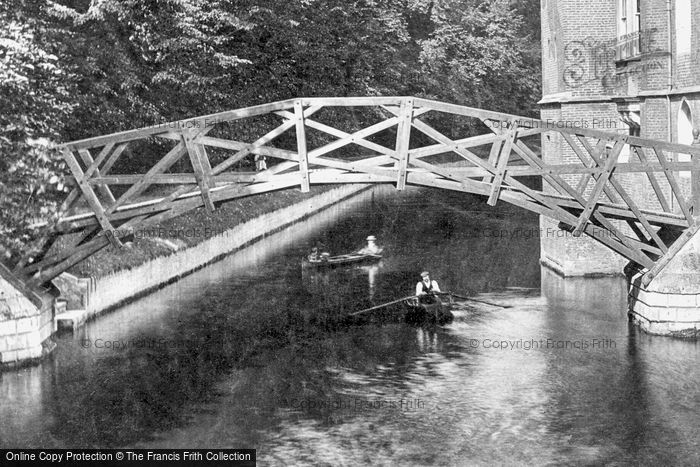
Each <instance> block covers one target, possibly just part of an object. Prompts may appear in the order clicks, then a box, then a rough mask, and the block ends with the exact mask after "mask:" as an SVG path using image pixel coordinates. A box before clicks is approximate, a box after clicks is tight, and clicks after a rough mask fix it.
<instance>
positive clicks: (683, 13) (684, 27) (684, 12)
mask: <svg viewBox="0 0 700 467" xmlns="http://www.w3.org/2000/svg"><path fill="white" fill-rule="evenodd" d="M690 2H691V0H677V1H676V54H678V55H688V54H690V40H691V25H692V18H693V15H692V11H691V7H690Z"/></svg>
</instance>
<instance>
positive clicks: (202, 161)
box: [182, 130, 214, 212]
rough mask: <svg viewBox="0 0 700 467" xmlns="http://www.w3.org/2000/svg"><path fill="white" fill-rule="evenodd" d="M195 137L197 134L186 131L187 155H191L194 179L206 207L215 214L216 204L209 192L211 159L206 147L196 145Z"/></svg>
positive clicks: (184, 137)
mask: <svg viewBox="0 0 700 467" xmlns="http://www.w3.org/2000/svg"><path fill="white" fill-rule="evenodd" d="M195 137H196V135H195V133H194V132H193V131H191V130H185V131H184V132H183V135H182V138H183V140H184V142H185V147H186V148H187V153H188V154H189V155H190V162H191V163H192V169H193V170H194V178H195V180H197V184H198V185H199V191H200V192H201V193H202V201H204V206H206V208H207V211H209V212H214V202H213V201H212V199H211V194H210V193H209V190H210V189H211V188H212V186H211V185H212V180H211V164H210V163H209V157H208V156H207V152H206V149H204V145H203V144H200V143H196V142H195V141H194V140H195Z"/></svg>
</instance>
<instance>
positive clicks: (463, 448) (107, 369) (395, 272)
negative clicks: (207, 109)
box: [0, 189, 700, 465]
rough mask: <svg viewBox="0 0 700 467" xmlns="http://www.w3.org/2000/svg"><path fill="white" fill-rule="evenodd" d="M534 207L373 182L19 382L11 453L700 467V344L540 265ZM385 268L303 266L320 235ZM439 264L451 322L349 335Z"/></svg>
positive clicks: (608, 282)
mask: <svg viewBox="0 0 700 467" xmlns="http://www.w3.org/2000/svg"><path fill="white" fill-rule="evenodd" d="M539 233H540V232H539V227H538V222H537V218H536V216H535V215H532V214H530V213H525V212H523V211H521V210H519V209H517V208H514V207H512V206H507V205H499V206H498V207H496V208H489V207H488V206H486V204H485V203H484V202H483V200H481V199H477V198H473V197H470V196H466V195H462V194H458V193H448V192H439V191H433V190H429V189H424V190H417V189H411V190H407V191H406V192H403V193H397V192H395V191H393V190H391V189H375V190H373V191H371V192H366V193H364V194H362V195H360V196H359V197H357V198H355V199H353V200H350V201H347V202H344V203H342V204H340V205H337V206H334V207H332V208H330V209H328V210H326V211H324V212H322V213H320V214H317V215H314V216H312V217H310V218H309V219H307V220H306V221H304V222H302V223H299V224H297V225H294V226H292V227H290V228H288V229H285V230H283V231H281V232H279V233H276V234H274V235H270V236H268V237H266V238H264V239H263V240H262V241H260V242H257V243H255V244H253V245H251V246H250V247H248V248H246V249H245V250H242V251H240V252H238V253H235V254H233V255H231V256H228V257H226V258H225V259H224V260H222V261H220V262H218V263H215V264H213V265H211V266H209V267H206V268H204V269H202V270H200V271H198V272H196V273H194V274H192V275H190V276H187V277H185V278H183V279H182V280H180V281H178V282H177V283H174V284H171V285H169V286H167V287H165V288H163V289H161V290H159V291H157V292H155V293H153V294H151V295H149V296H147V297H144V298H142V299H140V300H138V301H136V302H133V303H131V304H129V305H126V306H123V307H121V308H119V309H117V310H115V311H113V312H110V313H108V314H105V315H103V316H100V317H98V318H97V319H95V320H92V321H90V322H89V323H88V324H87V325H86V326H85V327H84V328H82V329H81V330H80V331H79V332H77V333H76V334H75V335H71V334H67V335H61V336H59V337H58V338H57V343H58V347H57V349H56V351H55V353H54V355H53V356H52V357H51V358H49V359H48V360H46V361H45V362H43V363H41V364H40V365H37V366H34V367H30V368H25V369H21V370H13V371H6V372H3V373H0V447H25V448H29V447H43V448H50V447H57V448H60V447H76V446H78V447H102V448H106V447H142V448H195V447H202V448H205V447H219V448H256V449H258V459H259V462H260V464H261V465H299V464H328V465H356V464H361V463H376V464H380V465H382V464H383V465H390V464H391V465H487V464H488V465H493V464H502V463H507V464H531V463H538V464H560V463H576V464H600V463H618V464H660V463H663V464H666V465H668V464H687V465H699V464H700V449H698V441H697V440H698V439H700V436H699V435H700V433H699V431H700V414H699V413H698V410H697V408H698V407H699V406H700V368H699V365H698V361H700V360H699V358H698V357H700V347H699V346H698V345H697V344H696V343H695V342H692V341H683V340H675V339H670V338H664V337H654V336H649V335H646V334H644V333H641V332H640V331H638V330H637V329H636V328H634V327H632V326H630V325H629V324H628V322H627V317H626V294H625V283H624V279H622V278H619V277H612V278H611V277H608V278H595V279H568V280H566V281H565V280H563V279H561V278H559V277H558V276H556V275H555V274H553V273H551V272H549V271H548V270H546V269H541V268H540V265H539V263H538V258H539V238H538V234H539ZM368 234H374V235H376V236H377V237H378V239H379V240H378V243H380V244H381V245H382V246H384V247H385V257H384V259H383V260H382V262H381V263H379V264H378V265H372V266H363V267H354V268H344V269H339V270H335V271H333V272H330V273H327V274H311V275H307V274H304V275H302V273H301V268H300V265H299V260H300V258H301V256H302V255H304V254H305V253H306V252H308V250H309V248H310V247H311V245H312V243H314V242H315V241H322V242H324V243H325V244H326V246H327V247H328V248H329V250H330V251H331V252H333V253H341V252H347V251H350V250H353V249H355V248H358V247H360V246H362V245H363V244H364V238H365V237H366V236H367V235H368ZM424 269H428V270H430V272H431V276H432V277H433V279H436V280H438V281H439V283H440V286H441V287H442V289H443V290H451V291H453V292H457V293H461V294H476V295H478V298H479V299H481V300H485V301H490V302H493V303H498V304H500V305H505V306H507V308H504V307H499V306H491V305H487V304H484V303H476V302H460V303H458V304H457V306H456V309H455V315H456V319H455V321H454V322H453V323H451V324H449V325H447V326H444V327H438V328H433V329H431V328H420V327H412V326H409V325H406V324H403V323H396V322H387V323H372V324H368V325H359V326H335V325H331V324H329V323H331V322H332V321H331V320H329V319H328V318H329V317H330V316H341V315H343V314H345V313H349V312H352V311H354V310H358V309H360V308H363V307H367V306H371V305H373V304H379V303H382V302H385V301H389V300H392V299H395V298H398V297H401V296H405V295H409V294H411V293H412V290H413V288H414V286H415V283H416V281H417V280H419V276H418V274H419V273H420V272H421V271H422V270H424Z"/></svg>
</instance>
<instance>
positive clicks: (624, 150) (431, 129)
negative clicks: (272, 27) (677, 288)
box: [14, 97, 700, 284]
mask: <svg viewBox="0 0 700 467" xmlns="http://www.w3.org/2000/svg"><path fill="white" fill-rule="evenodd" d="M343 112H344V113H345V115H346V116H345V117H342V116H341V114H342V113H343ZM358 115H361V117H362V120H365V121H375V123H372V124H369V125H368V126H366V127H364V128H357V125H356V123H354V122H356V121H357V120H358ZM274 120H276V123H275V124H274V125H272V126H271V125H270V124H271V122H272V121H274ZM445 122H449V123H450V125H451V128H448V130H449V131H450V136H447V133H448V131H446V130H445V129H440V130H439V129H438V126H439V125H440V124H442V125H443V126H445ZM241 128H244V129H247V130H248V131H250V130H251V129H257V128H270V129H269V131H267V132H266V133H264V134H261V135H259V137H258V138H257V139H255V140H254V141H252V142H244V141H240V140H239V139H237V136H236V135H237V132H240V129H241ZM455 128H457V129H458V130H459V131H461V132H462V133H466V134H464V135H463V136H462V137H455V136H454V134H453V133H454V130H455ZM543 135H545V136H547V137H548V139H549V140H555V141H558V142H560V143H561V147H562V148H563V153H564V156H565V159H566V160H571V161H572V162H571V163H567V164H548V163H547V162H546V161H544V160H543V159H542V158H541V156H540V155H539V154H538V150H537V146H538V144H537V142H536V141H533V138H540V139H541V137H542V136H543ZM275 140H277V142H278V144H277V145H276V146H272V145H271V143H272V142H273V141H275ZM164 144H166V145H169V147H170V149H169V151H168V152H167V153H166V154H165V155H164V156H163V157H162V158H160V159H158V160H157V161H155V162H154V163H153V164H152V165H151V166H150V167H148V168H147V169H145V170H144V171H143V173H116V174H115V173H112V172H113V168H114V167H118V162H120V161H121V160H122V159H123V158H124V154H129V155H130V157H132V158H133V156H134V154H135V153H137V152H138V151H144V150H145V148H149V149H153V148H156V147H162V146H163V145H164ZM62 151H63V154H64V157H65V160H66V162H67V163H68V165H69V167H70V169H71V172H72V174H73V177H74V179H75V188H74V189H73V191H72V192H71V193H70V194H69V195H68V197H67V199H66V201H65V203H64V205H63V209H64V211H65V212H69V210H70V209H71V207H73V206H75V205H76V202H77V201H78V200H83V202H84V203H85V204H86V205H87V208H88V209H89V211H87V212H83V213H79V214H74V215H65V216H64V217H63V218H61V220H60V221H59V222H58V223H57V224H56V225H51V226H48V225H47V226H45V233H46V235H45V236H44V237H42V238H40V239H37V242H36V244H35V246H34V248H33V249H32V250H31V251H30V252H29V253H28V255H27V256H26V257H25V258H23V259H22V260H21V261H19V262H18V263H17V264H16V266H15V268H14V273H15V274H17V275H18V276H19V277H20V278H22V279H23V280H25V281H28V282H30V283H42V282H45V281H47V280H50V279H51V278H53V277H55V276H56V275H58V274H60V273H61V272H63V271H65V270H66V269H68V268H70V267H71V266H73V265H74V264H76V263H77V262H79V261H82V260H83V259H85V258H87V257H89V256H90V255H92V254H94V253H95V252H96V251H98V250H100V249H101V248H104V247H105V246H107V245H108V244H110V243H112V244H114V245H116V246H121V241H120V237H123V235H125V234H126V233H127V232H129V231H133V230H135V229H140V228H144V227H146V226H149V225H154V224H157V223H160V222H163V221H165V220H167V219H170V218H172V217H174V216H178V215H181V214H183V213H185V212H187V211H189V210H192V209H196V208H199V207H202V206H204V207H205V208H206V209H208V210H210V211H211V210H213V209H215V207H216V204H217V203H221V202H226V201H230V200H234V199H237V198H240V197H244V196H251V195H255V194H259V193H265V192H269V191H275V190H280V189H285V188H290V187H299V188H300V189H301V191H303V192H305V191H308V190H309V187H310V185H315V184H334V183H391V184H394V185H395V186H396V187H397V189H399V190H402V189H404V187H405V186H406V185H415V186H428V187H435V188H442V189H447V190H455V191H462V192H466V193H473V194H478V195H483V196H485V197H487V203H488V204H490V205H495V204H496V203H497V202H498V200H502V201H505V202H508V203H512V204H514V205H517V206H520V207H522V208H524V209H528V210H530V211H534V212H537V213H539V214H542V215H545V216H548V217H551V218H552V219H555V220H557V221H559V222H560V225H561V226H562V227H564V228H566V229H568V230H570V231H571V232H572V234H573V235H575V236H580V235H582V234H585V235H589V236H591V237H592V238H594V239H596V240H597V241H599V242H601V243H603V244H604V245H606V246H608V247H609V248H611V249H612V250H614V251H616V252H618V253H619V254H621V255H623V256H624V257H625V258H627V259H628V260H630V261H631V262H632V263H634V264H636V265H637V266H638V267H639V268H641V269H645V270H646V271H647V272H646V275H645V281H646V282H647V284H648V282H649V281H651V280H652V279H653V277H655V276H656V275H657V274H658V273H659V272H660V271H661V270H662V269H663V268H664V267H665V265H666V264H668V262H669V261H670V259H671V258H673V256H674V255H675V254H676V253H677V252H678V251H679V250H680V248H681V247H682V245H683V244H685V243H686V242H687V241H688V240H689V238H690V237H691V236H692V234H694V233H695V231H696V230H697V228H698V224H697V223H696V220H695V217H694V215H693V209H694V207H695V205H696V204H698V202H697V199H696V198H697V197H698V195H699V193H700V189H699V186H700V184H699V183H698V180H699V179H700V163H699V161H700V148H698V147H693V146H685V145H680V144H674V143H668V142H663V141H656V140H650V139H645V138H639V137H632V136H628V135H623V134H619V133H610V132H604V131H599V130H593V129H583V128H570V127H567V126H566V125H561V124H560V123H559V122H544V121H541V120H537V119H531V118H526V117H520V116H517V115H510V114H504V113H498V112H492V111H487V110H482V109H476V108H471V107H465V106H459V105H454V104H447V103H443V102H437V101H430V100H426V99H420V98H414V97H355V98H302V99H292V100H287V101H280V102H274V103H271V104H264V105H259V106H255V107H248V108H243V109H237V110H231V111H226V112H220V113H217V114H212V115H207V116H202V117H195V118H191V119H187V120H182V121H179V122H171V123H167V124H162V125H157V126H153V127H148V128H141V129H136V130H130V131H125V132H120V133H115V134H111V135H105V136H98V137H95V138H88V139H84V140H80V141H75V142H71V143H66V144H65V145H63V146H62ZM623 154H624V159H625V160H624V161H623V160H621V159H622V157H621V156H622V155H623ZM678 154H681V155H687V156H688V157H686V159H687V161H679V160H680V159H681V158H679V157H678ZM249 155H258V156H264V157H266V158H269V159H270V162H271V164H270V165H271V166H270V168H268V169H267V170H264V171H261V172H256V173H250V172H248V173H244V172H236V171H232V168H234V166H235V165H237V164H238V163H239V162H241V161H242V160H243V159H244V158H245V157H247V156H249ZM273 162H274V163H273ZM680 173H686V174H692V177H691V178H690V179H688V178H687V177H685V178H684V177H681V176H680V175H679V174H680ZM531 177H538V178H540V179H541V181H542V186H543V187H544V188H543V189H542V190H538V189H533V188H532V187H531V184H529V182H528V178H531ZM685 180H690V181H691V183H687V182H686V181H685ZM119 185H121V186H124V187H127V188H126V189H125V190H123V191H122V192H121V193H120V194H119V196H118V197H117V196H115V195H114V192H113V187H114V186H119ZM152 185H161V186H170V187H171V189H170V191H168V192H167V194H166V195H164V196H160V197H158V198H155V199H150V200H141V201H140V197H141V196H142V195H143V193H144V192H146V190H147V189H148V188H149V187H151V186H152ZM688 185H690V187H692V190H691V188H690V187H689V186H688ZM76 232H79V233H80V235H77V236H76V235H73V237H76V238H75V239H74V240H73V243H72V245H71V247H70V248H68V249H64V250H62V251H59V252H51V253H49V252H50V247H51V245H52V243H53V242H54V241H55V240H56V238H58V237H59V236H61V235H66V234H75V233H76Z"/></svg>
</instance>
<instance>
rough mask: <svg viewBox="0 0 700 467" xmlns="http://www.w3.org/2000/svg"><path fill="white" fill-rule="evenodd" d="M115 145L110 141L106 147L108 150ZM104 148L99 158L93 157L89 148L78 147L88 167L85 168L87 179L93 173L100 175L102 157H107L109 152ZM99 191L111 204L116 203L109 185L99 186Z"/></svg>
mask: <svg viewBox="0 0 700 467" xmlns="http://www.w3.org/2000/svg"><path fill="white" fill-rule="evenodd" d="M113 146H114V143H109V144H107V146H106V147H105V148H104V149H108V151H109V150H110V149H111V148H112V147H113ZM104 149H103V150H102V152H100V154H99V155H98V157H97V160H93V159H92V154H90V151H89V150H87V149H78V154H79V155H80V158H81V159H82V160H83V163H84V164H85V167H87V169H86V170H85V174H84V175H83V177H84V178H85V179H86V180H88V181H89V180H90V177H92V174H95V175H96V176H98V177H99V176H100V169H99V168H98V167H99V165H98V164H100V158H104V157H106V155H107V153H106V152H105V151H104ZM97 189H98V191H99V192H100V193H102V196H104V197H105V198H106V199H107V201H108V202H109V204H112V203H114V201H115V199H114V195H113V194H112V190H110V189H109V187H108V186H105V185H102V186H98V187H97Z"/></svg>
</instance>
